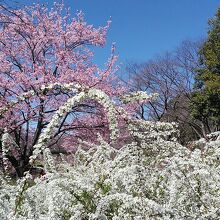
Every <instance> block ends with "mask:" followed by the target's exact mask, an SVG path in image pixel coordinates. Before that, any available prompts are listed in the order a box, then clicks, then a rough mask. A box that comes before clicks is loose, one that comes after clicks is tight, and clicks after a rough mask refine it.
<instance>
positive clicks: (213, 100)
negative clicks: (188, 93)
mask: <svg viewBox="0 0 220 220" xmlns="http://www.w3.org/2000/svg"><path fill="white" fill-rule="evenodd" d="M208 24H209V31H208V38H207V40H206V41H205V43H204V44H203V46H202V48H201V50H200V56H201V66H202V67H201V69H199V70H198V75H197V77H196V83H195V89H196V91H195V92H194V94H193V96H192V101H191V110H192V116H193V117H194V118H196V119H199V120H201V121H202V122H203V123H204V122H206V125H207V126H210V125H211V126H212V127H215V128H214V129H215V130H216V129H218V127H219V126H220V8H219V9H218V11H217V13H216V15H215V17H214V18H213V19H210V20H209V22H208ZM210 129H211V130H212V128H211V127H209V128H208V129H207V130H208V132H210Z"/></svg>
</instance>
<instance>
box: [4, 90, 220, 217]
mask: <svg viewBox="0 0 220 220" xmlns="http://www.w3.org/2000/svg"><path fill="white" fill-rule="evenodd" d="M87 98H88V99H95V100H97V101H99V102H100V103H101V104H102V105H103V106H104V107H105V108H106V109H107V110H108V111H107V112H108V118H109V123H110V130H111V131H112V134H111V135H112V139H113V140H114V139H115V138H116V137H117V135H118V131H117V120H116V118H115V116H116V114H115V109H114V106H113V105H112V103H111V101H110V99H109V98H108V96H106V94H105V93H103V92H102V91H100V90H96V89H90V90H85V91H81V92H80V93H79V94H78V95H76V96H74V97H73V98H70V99H68V101H67V102H66V103H65V104H64V105H63V106H61V107H60V108H59V110H58V111H57V112H56V114H55V115H54V116H53V118H52V120H51V122H50V124H49V125H48V127H47V128H46V129H45V130H44V133H43V135H42V136H41V137H40V140H39V142H38V144H37V145H36V146H35V150H34V155H33V157H32V161H34V160H35V159H36V157H37V156H38V154H39V153H40V152H41V151H43V153H44V160H45V165H46V167H45V168H46V169H45V170H46V174H45V175H44V176H42V177H39V178H35V179H31V176H30V175H26V176H25V177H24V178H23V179H21V180H19V181H18V182H17V183H16V184H15V183H12V182H10V181H9V180H7V179H4V178H3V177H1V178H0V199H1V200H0V219H2V220H8V219H10V220H80V219H81V220H84V219H88V220H101V219H103V220H104V219H106V220H108V219H112V220H132V219H134V220H142V219H152V220H171V219H173V220H185V219H189V220H196V219H200V220H206V219H213V220H214V219H220V209H219V207H220V150H219V149H220V140H219V138H218V137H217V138H211V137H213V136H216V135H217V134H214V135H210V140H207V141H206V140H202V143H203V148H202V149H200V148H199V147H196V148H195V150H193V151H190V150H189V149H187V148H186V147H184V146H182V145H180V144H178V143H177V141H176V140H175V138H174V137H175V135H176V125H175V124H169V123H152V122H145V121H142V120H134V119H132V118H127V126H128V127H127V129H128V131H129V132H130V141H128V142H127V143H126V144H124V146H123V147H122V148H120V149H119V150H116V149H115V148H113V147H112V144H113V143H114V142H113V143H107V142H105V141H104V140H103V139H101V137H100V140H99V143H100V144H97V146H92V147H91V148H90V149H89V150H87V151H85V150H83V147H80V146H79V148H78V150H77V152H76V153H75V155H74V164H73V165H70V164H68V163H67V162H65V161H63V162H62V163H60V164H59V166H57V167H55V166H54V162H53V158H52V155H51V154H50V151H49V149H48V148H47V141H48V139H49V138H50V135H51V132H52V129H53V128H54V127H56V126H57V125H58V123H59V120H60V118H61V117H62V116H63V114H65V112H68V111H69V110H70V109H71V108H72V106H73V104H74V103H75V102H79V101H81V100H84V99H87ZM119 110H120V109H119ZM120 111H121V112H122V113H123V114H124V117H126V114H125V112H123V111H122V109H121V110H120ZM6 138H7V137H6ZM198 143H200V142H198ZM5 150H6V149H5Z"/></svg>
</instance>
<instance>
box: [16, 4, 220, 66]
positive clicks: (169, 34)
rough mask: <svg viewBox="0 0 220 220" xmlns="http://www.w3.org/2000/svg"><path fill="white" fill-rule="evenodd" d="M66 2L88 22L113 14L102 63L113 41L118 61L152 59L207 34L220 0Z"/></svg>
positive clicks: (100, 56)
mask: <svg viewBox="0 0 220 220" xmlns="http://www.w3.org/2000/svg"><path fill="white" fill-rule="evenodd" d="M18 2H21V3H29V4H30V2H38V1H31V0H21V1H18ZM39 2H42V3H43V2H46V1H44V0H39ZM50 2H53V1H50ZM64 3H65V5H66V6H70V7H71V10H72V15H73V16H74V14H75V12H76V11H77V10H82V11H83V12H84V13H85V17H86V20H87V22H88V23H89V24H94V25H95V26H99V25H105V24H106V21H107V20H108V19H109V17H110V16H111V17H112V25H111V28H110V30H109V33H108V38H107V42H108V43H107V45H106V47H105V48H104V49H98V50H96V56H95V62H96V63H98V64H99V65H102V64H103V63H104V62H105V61H106V59H107V58H108V55H109V53H110V47H111V43H112V42H116V46H117V53H118V55H119V63H126V62H129V61H137V62H142V61H146V60H148V59H151V58H153V57H154V56H155V55H157V54H160V53H163V52H165V51H169V50H172V49H175V47H177V46H178V45H179V44H180V43H181V42H182V41H183V40H186V39H192V40H196V39H199V38H204V37H205V36H206V33H207V28H208V25H207V20H208V19H209V18H211V17H213V15H214V14H215V12H216V10H217V8H218V7H220V1H219V0H111V1H110V0H64Z"/></svg>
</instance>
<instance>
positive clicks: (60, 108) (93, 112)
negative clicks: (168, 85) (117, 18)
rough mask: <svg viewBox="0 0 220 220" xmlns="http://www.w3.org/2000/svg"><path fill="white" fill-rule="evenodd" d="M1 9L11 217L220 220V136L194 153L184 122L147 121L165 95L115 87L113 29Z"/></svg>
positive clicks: (1, 146)
mask: <svg viewBox="0 0 220 220" xmlns="http://www.w3.org/2000/svg"><path fill="white" fill-rule="evenodd" d="M1 10H2V13H0V20H1V22H2V26H0V30H1V33H0V50H1V53H0V126H1V127H0V136H1V140H0V162H2V163H1V164H0V168H1V170H0V220H145V219H146V220H148V219H149V220H151V219H152V220H172V219H173V220H198V219H199V220H206V219H209V220H217V219H220V211H219V210H220V132H215V133H211V134H209V135H207V137H206V139H200V140H198V141H195V142H192V143H189V146H187V147H186V146H182V145H181V144H180V143H179V142H178V136H179V132H178V124H176V123H166V122H163V121H160V122H152V121H145V120H142V119H139V117H138V116H137V114H136V112H137V111H136V110H137V109H138V107H139V104H143V103H145V102H146V103H148V102H151V101H154V100H155V99H156V98H157V94H147V93H145V92H128V90H126V89H125V88H124V87H123V86H121V84H120V83H119V82H116V81H114V80H115V76H114V73H115V70H116V69H117V68H115V67H114V64H115V61H116V59H117V57H116V56H115V55H114V46H113V48H112V54H111V57H110V59H109V60H108V62H107V65H106V69H104V70H101V69H99V68H98V67H97V66H96V65H94V64H92V58H93V53H92V51H91V46H103V45H104V44H105V37H106V33H107V29H108V27H109V22H108V23H107V25H106V26H105V27H100V28H94V27H93V26H92V25H88V24H87V23H86V22H85V20H84V17H83V14H82V12H79V13H78V14H77V15H76V18H74V19H70V17H69V11H68V10H67V12H66V14H65V13H64V11H63V5H62V4H57V3H55V4H54V8H53V9H51V10H48V9H47V8H46V7H45V6H42V7H41V6H40V5H34V6H30V7H25V8H24V9H18V10H11V9H8V8H5V7H4V6H2V7H1ZM64 14H65V16H63V15H64ZM113 81H114V83H113Z"/></svg>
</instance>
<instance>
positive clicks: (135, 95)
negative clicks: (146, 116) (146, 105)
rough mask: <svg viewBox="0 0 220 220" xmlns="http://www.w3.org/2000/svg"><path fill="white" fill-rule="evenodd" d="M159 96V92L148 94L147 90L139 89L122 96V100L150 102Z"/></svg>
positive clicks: (125, 102) (124, 101)
mask: <svg viewBox="0 0 220 220" xmlns="http://www.w3.org/2000/svg"><path fill="white" fill-rule="evenodd" d="M157 97H158V94H157V93H153V94H150V95H148V94H147V93H146V92H143V91H137V92H131V93H129V94H126V95H124V96H122V97H121V98H120V100H121V101H122V102H123V103H124V104H127V103H132V102H137V101H138V102H148V101H152V100H155V99H156V98H157Z"/></svg>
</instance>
